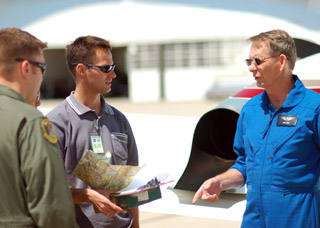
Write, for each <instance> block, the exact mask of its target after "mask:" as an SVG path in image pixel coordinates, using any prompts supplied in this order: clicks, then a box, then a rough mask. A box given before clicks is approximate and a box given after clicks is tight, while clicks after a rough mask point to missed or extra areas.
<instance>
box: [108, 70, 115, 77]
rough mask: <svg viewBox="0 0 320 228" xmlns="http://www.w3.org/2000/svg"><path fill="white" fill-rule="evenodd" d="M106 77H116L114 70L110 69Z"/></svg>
mask: <svg viewBox="0 0 320 228" xmlns="http://www.w3.org/2000/svg"><path fill="white" fill-rule="evenodd" d="M108 77H109V78H112V79H113V78H116V77H117V74H116V72H115V71H114V70H112V71H110V72H109V75H108Z"/></svg>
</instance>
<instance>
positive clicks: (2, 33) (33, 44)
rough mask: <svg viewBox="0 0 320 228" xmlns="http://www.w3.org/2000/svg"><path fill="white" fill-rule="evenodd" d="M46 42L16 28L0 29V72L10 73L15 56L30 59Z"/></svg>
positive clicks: (44, 46) (45, 45)
mask: <svg viewBox="0 0 320 228" xmlns="http://www.w3.org/2000/svg"><path fill="white" fill-rule="evenodd" d="M46 47H47V44H46V43H44V42H42V41H40V40H39V39H38V38H36V37H34V36H33V35H31V34H30V33H28V32H26V31H23V30H21V29H18V28H5V29H1V30H0V73H4V74H10V73H11V72H12V70H13V66H14V62H15V59H16V58H24V59H31V58H32V57H33V56H35V55H38V54H39V52H40V50H42V49H44V48H46Z"/></svg>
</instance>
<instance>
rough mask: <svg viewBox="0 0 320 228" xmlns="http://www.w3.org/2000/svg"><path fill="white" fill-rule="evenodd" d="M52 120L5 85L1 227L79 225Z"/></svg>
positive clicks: (0, 111) (0, 91)
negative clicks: (57, 146)
mask: <svg viewBox="0 0 320 228" xmlns="http://www.w3.org/2000/svg"><path fill="white" fill-rule="evenodd" d="M56 142H57V137H56V135H55V131H54V130H53V128H52V126H51V123H50V122H49V121H48V119H46V118H45V117H44V116H43V115H42V114H41V113H40V112H39V111H38V110H37V109H36V108H34V107H32V106H30V105H29V104H27V103H26V101H25V99H24V98H23V97H22V96H20V95H19V94H18V93H16V92H15V91H14V90H12V89H10V88H8V87H5V86H2V85H0V227H45V228H50V227H52V228H53V227H54V228H62V227H68V228H70V227H78V226H77V224H76V220H75V212H74V205H73V202H72V197H71V192H70V190H69V188H68V184H67V179H66V176H65V172H64V168H63V165H62V163H61V159H60V158H59V154H58V151H57V148H56Z"/></svg>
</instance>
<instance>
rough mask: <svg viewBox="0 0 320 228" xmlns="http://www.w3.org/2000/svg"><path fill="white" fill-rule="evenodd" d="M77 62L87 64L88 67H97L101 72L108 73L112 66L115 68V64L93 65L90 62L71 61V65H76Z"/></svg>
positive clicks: (112, 68)
mask: <svg viewBox="0 0 320 228" xmlns="http://www.w3.org/2000/svg"><path fill="white" fill-rule="evenodd" d="M78 64H82V65H85V66H89V67H98V68H99V70H100V71H101V72H103V73H108V72H110V71H112V70H114V68H116V64H112V65H103V66H98V65H94V64H90V63H72V65H78Z"/></svg>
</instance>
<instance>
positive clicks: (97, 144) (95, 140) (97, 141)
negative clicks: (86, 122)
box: [90, 132, 104, 154]
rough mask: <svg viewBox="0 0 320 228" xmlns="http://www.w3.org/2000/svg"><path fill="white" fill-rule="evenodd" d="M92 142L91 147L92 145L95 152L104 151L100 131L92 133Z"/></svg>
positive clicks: (101, 152) (100, 152)
mask: <svg viewBox="0 0 320 228" xmlns="http://www.w3.org/2000/svg"><path fill="white" fill-rule="evenodd" d="M90 143H91V147H92V150H93V152H94V153H96V154H103V153H104V150H103V145H102V139H101V136H100V135H99V134H98V133H96V132H94V133H90Z"/></svg>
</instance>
